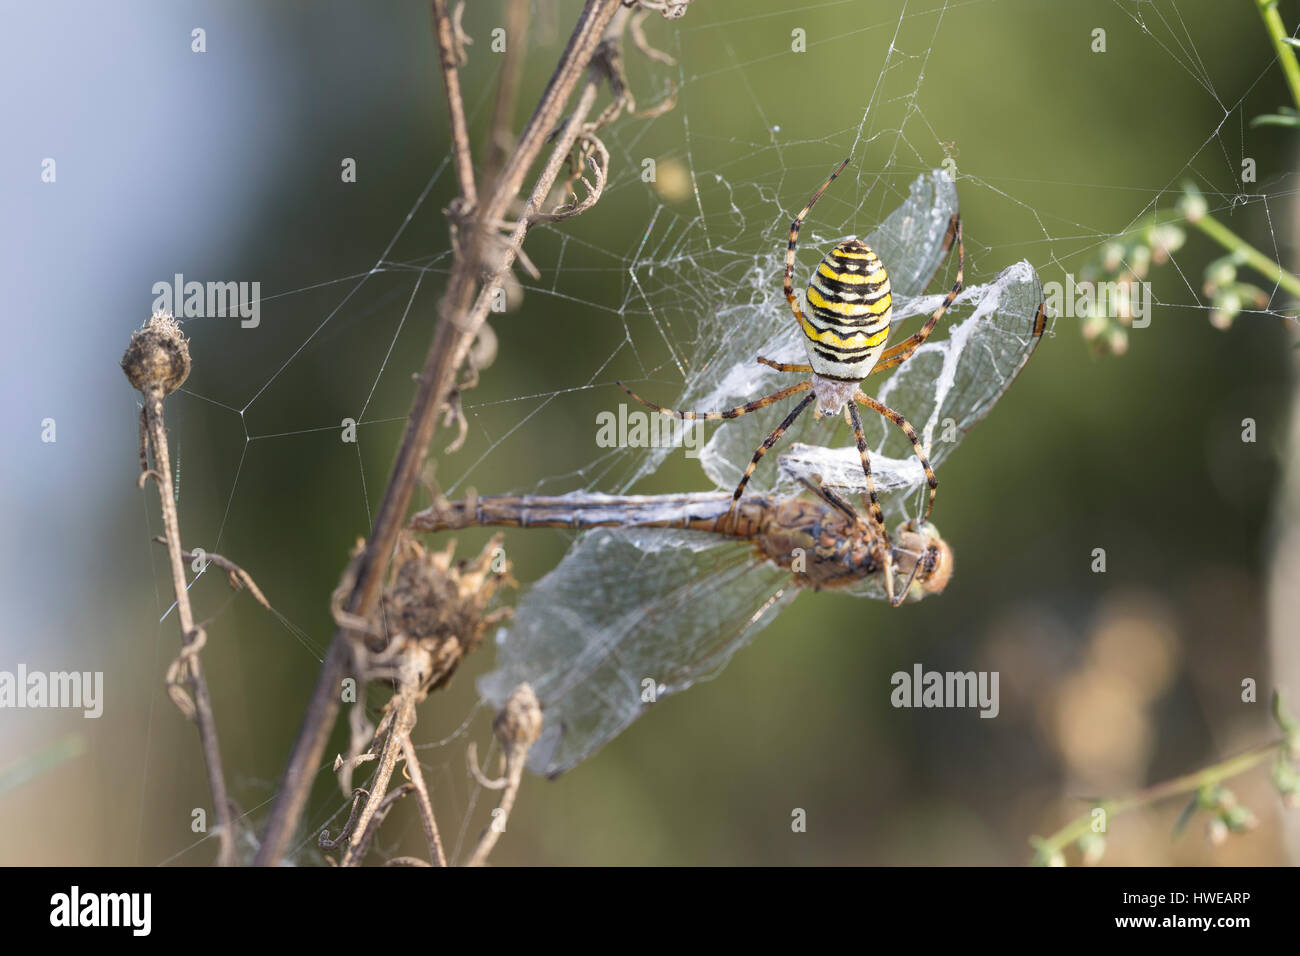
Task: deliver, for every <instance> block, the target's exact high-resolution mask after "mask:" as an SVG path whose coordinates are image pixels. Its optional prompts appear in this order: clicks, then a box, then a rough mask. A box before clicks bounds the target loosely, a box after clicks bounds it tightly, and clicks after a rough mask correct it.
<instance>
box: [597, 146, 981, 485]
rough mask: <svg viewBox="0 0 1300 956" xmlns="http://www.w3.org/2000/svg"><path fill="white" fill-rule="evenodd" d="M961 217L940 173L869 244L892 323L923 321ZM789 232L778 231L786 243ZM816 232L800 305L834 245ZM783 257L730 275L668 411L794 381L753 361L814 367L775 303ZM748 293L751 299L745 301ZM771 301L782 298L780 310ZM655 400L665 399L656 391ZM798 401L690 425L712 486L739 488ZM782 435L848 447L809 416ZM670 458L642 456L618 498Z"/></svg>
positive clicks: (761, 473) (809, 244)
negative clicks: (887, 293) (699, 433)
mask: <svg viewBox="0 0 1300 956" xmlns="http://www.w3.org/2000/svg"><path fill="white" fill-rule="evenodd" d="M956 211H957V188H956V186H955V185H954V184H953V183H952V182H951V181H950V180H949V178H948V176H947V175H946V174H945V173H944V172H943V170H940V169H936V170H932V171H930V172H928V173H923V174H922V175H920V176H918V177H917V178H916V179H915V180H914V181H913V182H912V184H911V186H910V188H909V190H908V196H907V199H906V200H904V201H903V203H902V204H901V205H900V206H898V207H897V208H896V209H894V210H893V212H891V213H890V214H889V215H887V216H886V217H885V218H884V220H883V221H882V222H881V224H880V225H879V226H878V227H877V228H876V230H875V231H874V232H871V233H870V234H868V235H867V236H866V237H865V239H866V242H867V243H868V244H869V245H870V246H871V247H872V248H873V249H875V250H876V252H877V253H878V254H879V255H880V257H881V261H883V262H884V263H885V267H886V268H887V269H888V270H889V276H890V286H891V288H892V290H893V297H894V320H893V321H894V324H895V325H896V324H897V323H899V322H902V321H904V320H905V319H907V318H908V317H909V316H912V315H915V314H917V312H918V311H919V306H920V305H923V304H924V303H925V302H928V301H929V297H924V298H921V296H922V293H923V291H924V289H925V285H926V283H927V282H928V281H929V279H930V277H931V276H932V275H933V274H934V271H935V269H937V268H938V266H939V264H940V263H941V262H942V260H943V256H944V251H943V242H944V237H945V236H946V235H947V230H948V222H949V220H951V218H952V216H953V214H954V213H956ZM784 222H786V223H788V222H789V220H788V219H785V220H784ZM785 228H786V227H785V226H783V227H782V236H781V238H782V239H784V231H783V230H784V229H785ZM811 233H812V228H811V227H810V228H806V229H805V232H804V238H803V240H802V244H801V247H800V248H801V250H802V252H801V259H803V260H805V261H806V262H807V263H808V264H807V265H806V266H801V267H800V273H799V278H798V281H797V283H796V285H797V287H798V289H799V295H800V296H801V297H802V296H803V289H804V288H805V287H806V285H807V282H808V278H809V276H810V275H811V272H812V269H813V268H814V265H813V264H814V263H816V262H817V261H818V260H820V258H821V257H822V255H823V254H824V253H825V251H826V248H824V247H823V246H828V245H829V244H824V243H823V244H821V245H819V244H818V242H817V241H816V240H815V239H814V238H813V236H812V235H811ZM784 259H785V243H784V242H783V241H781V242H773V244H772V246H771V249H770V250H769V251H768V252H766V253H765V254H764V255H762V256H757V257H755V258H754V259H752V260H749V264H748V265H747V266H746V267H745V268H744V270H743V271H740V270H739V269H737V270H733V271H732V272H729V273H728V276H727V278H728V281H729V286H730V288H731V289H732V290H734V295H732V296H730V297H729V299H728V300H727V301H726V302H725V303H723V304H721V305H718V306H717V307H716V308H711V309H710V310H709V311H708V312H706V313H705V314H703V315H701V316H699V317H698V318H697V320H696V321H697V323H698V325H697V328H696V332H695V335H694V336H693V338H692V339H691V344H692V346H693V350H692V351H691V354H690V356H689V359H690V369H691V372H690V374H688V376H687V379H686V382H685V385H684V387H683V389H682V392H681V394H680V396H679V397H678V398H677V399H676V401H675V402H674V403H672V407H674V408H680V409H685V410H688V411H721V410H723V409H727V408H732V407H734V406H736V405H742V404H744V403H745V402H748V401H750V400H751V399H755V398H758V397H760V396H762V395H767V394H769V393H771V392H774V391H776V390H777V389H778V388H781V387H782V386H785V385H790V384H792V383H793V382H795V381H797V380H798V379H797V378H795V377H794V376H793V375H791V374H789V373H785V372H777V371H775V370H774V369H771V368H768V367H766V366H763V365H759V364H758V363H757V362H756V361H754V359H755V357H756V356H759V355H762V356H764V357H766V358H770V359H773V360H775V361H779V362H795V363H800V362H806V361H807V360H808V359H807V354H806V352H805V350H804V345H803V336H802V334H801V333H800V332H799V330H798V327H797V326H796V325H795V320H794V316H792V315H791V314H790V310H789V309H788V308H787V307H786V305H785V300H784V299H780V298H779V294H780V283H781V274H782V272H783V271H784V268H785V265H784ZM742 261H743V260H742ZM805 269H806V271H804V270H805ZM701 278H702V279H703V278H704V277H701ZM688 279H689V273H687V274H684V275H683V282H684V283H686V284H689V281H688ZM745 290H750V291H749V293H748V294H746V293H745ZM774 295H776V296H777V297H778V298H777V302H775V303H774V302H773V296H774ZM936 304H937V303H936ZM933 309H934V306H930V311H933ZM654 397H655V398H656V399H657V400H658V399H661V398H664V397H667V396H661V395H659V394H657V393H656V394H655V395H654ZM798 400H799V396H795V397H793V398H790V399H787V400H786V401H785V402H782V403H781V404H780V405H777V406H773V407H772V409H771V410H770V411H766V410H765V411H762V412H757V413H754V414H750V415H746V416H744V417H743V418H737V419H734V420H732V421H729V422H725V423H723V424H721V425H716V426H715V425H712V424H708V425H705V424H703V423H699V422H697V423H694V427H696V428H700V429H702V430H703V434H704V435H709V434H712V436H713V437H712V439H710V441H709V442H708V444H707V446H706V447H705V448H704V449H703V450H702V452H701V454H700V463H701V464H702V465H703V466H704V470H705V472H706V473H707V474H708V476H709V478H711V479H712V480H713V481H714V482H715V483H716V484H717V486H718V487H719V488H725V489H726V490H728V491H730V490H731V489H732V488H734V487H735V485H736V482H738V481H739V480H740V474H741V471H742V470H743V469H744V467H745V465H746V464H747V463H748V461H749V458H750V456H751V455H752V454H753V453H754V449H755V448H757V447H758V445H759V443H760V442H762V440H763V439H764V438H765V437H767V434H768V432H770V431H771V430H772V429H773V428H774V427H775V426H776V424H777V423H778V422H779V421H781V419H782V418H784V417H785V411H788V410H789V409H790V408H792V407H793V406H794V404H795V402H797V401H798ZM783 409H784V410H785V411H782V410H783ZM713 429H716V431H713ZM786 436H787V437H786V439H785V440H786V441H802V442H810V443H813V444H830V445H833V444H835V443H836V442H837V441H838V442H839V443H841V444H848V443H851V442H852V436H851V435H849V433H848V432H847V430H843V431H842V433H841V432H836V431H835V430H834V423H827V422H815V421H814V420H813V417H812V415H810V414H809V415H805V416H804V419H803V420H802V421H800V422H796V423H795V425H794V427H793V428H791V429H790V431H788V432H787V433H786ZM845 436H848V437H845ZM679 444H680V442H679ZM695 447H697V448H698V447H699V445H696V446H695ZM670 452H671V449H670V448H666V447H659V448H652V449H650V450H649V451H647V452H644V453H642V457H641V460H640V461H639V462H638V463H637V467H636V468H635V470H634V471H633V473H632V474H631V477H630V478H629V479H628V480H627V481H625V482H623V483H622V485H621V488H622V490H624V491H626V490H628V489H629V488H632V487H633V486H634V485H635V484H636V482H637V481H639V480H640V479H641V478H644V477H645V476H646V475H649V474H652V473H653V472H654V471H655V470H656V469H657V468H658V467H659V465H660V464H661V463H662V462H663V460H664V458H665V457H666V456H667V455H668V454H670ZM752 487H754V488H755V489H756V490H761V491H777V490H780V491H786V492H788V491H791V490H794V489H795V486H794V485H793V484H791V483H789V482H786V481H781V480H780V478H779V475H778V474H777V472H776V469H775V468H770V467H763V468H759V469H758V471H756V472H755V473H754V477H753V479H752Z"/></svg>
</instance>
